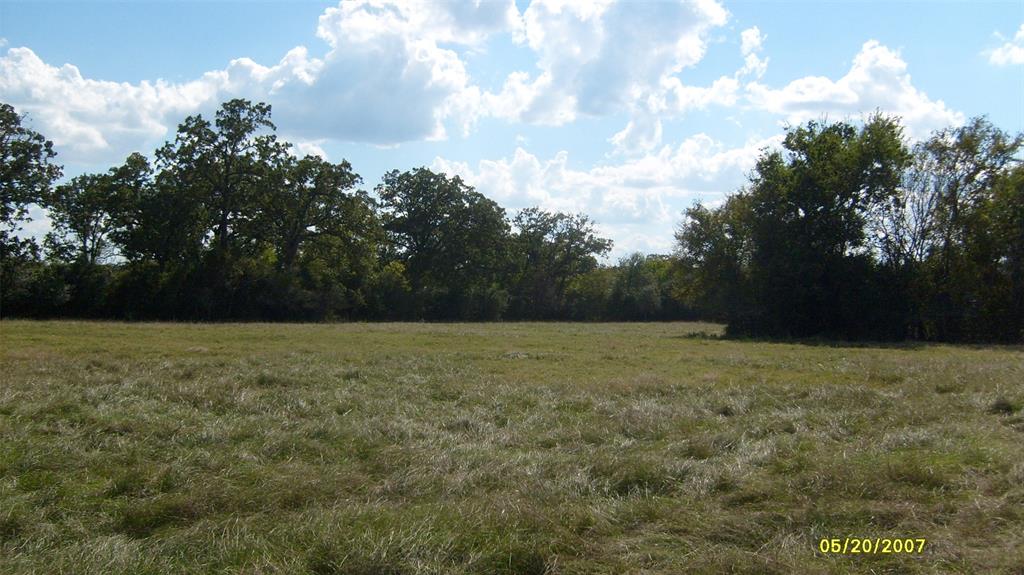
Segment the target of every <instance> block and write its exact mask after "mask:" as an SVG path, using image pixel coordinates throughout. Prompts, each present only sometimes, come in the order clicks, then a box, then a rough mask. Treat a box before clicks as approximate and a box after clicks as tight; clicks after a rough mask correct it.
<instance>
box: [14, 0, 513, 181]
mask: <svg viewBox="0 0 1024 575" xmlns="http://www.w3.org/2000/svg"><path fill="white" fill-rule="evenodd" d="M521 26H522V22H521V18H520V16H519V13H518V11H517V10H516V8H515V4H514V2H513V1H512V0H504V1H501V2H491V1H486V2H485V1H480V2H475V3H474V2H438V3H398V2H392V1H390V0H361V1H354V2H344V3H342V4H341V5H340V6H339V7H337V8H330V9H328V10H326V11H325V12H324V14H323V15H322V16H321V17H320V21H319V27H318V29H317V35H318V36H319V37H320V38H321V39H322V40H324V41H325V42H326V44H327V46H328V50H327V52H326V54H325V55H324V56H323V57H322V58H315V57H311V56H310V55H309V53H308V51H307V49H306V48H305V47H303V46H299V47H296V48H294V49H292V50H291V51H289V52H288V53H287V54H285V55H284V57H283V58H282V59H281V60H280V61H279V62H278V63H277V64H275V65H273V66H264V65H261V64H259V63H257V62H254V61H253V60H251V59H248V58H239V59H236V60H233V61H231V62H230V63H229V64H228V65H227V66H226V67H225V68H224V69H222V70H214V71H211V72H208V73H206V74H204V75H203V76H201V77H200V78H198V79H196V80H193V81H190V82H185V83H170V82H166V81H163V80H157V81H155V82H148V81H143V82H140V83H137V84H131V83H123V82H110V81H105V80H100V79H91V78H85V77H83V76H82V74H81V73H80V71H79V70H78V69H77V68H76V67H75V66H73V65H71V64H64V65H63V66H60V67H58V66H55V65H52V64H49V63H46V62H43V61H42V60H41V59H40V58H39V57H38V56H37V55H36V54H35V53H34V52H33V51H32V50H31V49H29V48H24V47H20V48H11V49H9V50H8V51H7V53H6V55H4V56H2V57H0V98H3V100H4V101H6V102H9V103H11V104H12V105H14V106H15V107H16V108H17V109H19V110H20V111H22V112H28V113H30V114H31V116H32V117H33V119H34V121H36V122H37V123H38V124H39V125H38V126H37V127H38V129H39V130H40V131H42V132H43V133H45V134H46V135H47V136H49V137H50V138H51V139H53V140H54V142H55V143H56V144H58V145H59V146H60V147H61V151H62V153H63V154H64V155H65V157H66V158H68V159H70V160H72V161H90V160H98V159H100V158H104V159H107V160H111V159H114V158H117V157H118V156H121V155H123V154H124V153H127V152H129V151H132V150H135V149H139V148H144V147H148V146H151V145H152V144H153V143H154V142H155V141H159V140H160V139H161V138H164V137H166V136H167V135H168V132H169V130H170V129H171V128H173V125H174V124H175V123H176V122H177V121H179V120H180V119H182V118H183V117H184V116H185V115H187V114H190V113H194V112H198V111H207V112H208V111H212V109H213V108H214V107H215V106H216V105H217V103H219V102H220V101H222V100H226V99H228V98H231V97H246V98H250V99H253V100H261V101H267V102H270V103H271V104H273V106H274V114H275V120H276V121H277V122H278V123H279V124H281V125H286V126H288V130H289V132H290V133H292V134H294V135H296V136H297V137H300V138H304V139H307V140H316V139H322V138H331V139H337V140H346V141H357V142H369V143H375V144H393V143H397V142H402V141H409V140H419V139H438V138H443V137H444V136H445V121H446V120H451V121H453V122H456V123H461V124H463V125H466V124H468V123H470V122H471V121H472V116H473V115H474V114H475V113H476V111H475V108H476V107H477V105H478V104H477V103H478V102H479V99H480V94H479V89H477V88H476V87H475V86H472V85H471V82H470V78H469V75H468V73H467V72H466V69H465V66H464V63H463V61H462V59H461V57H460V54H459V53H458V52H457V51H456V50H455V49H453V48H452V47H453V46H461V47H463V48H464V49H466V50H472V49H475V48H476V47H477V46H479V45H480V44H481V43H482V42H483V41H484V40H485V39H486V38H487V37H488V35H490V34H492V33H494V32H496V31H499V30H503V31H510V32H512V33H517V32H516V31H519V30H521ZM520 33H521V32H520Z"/></svg>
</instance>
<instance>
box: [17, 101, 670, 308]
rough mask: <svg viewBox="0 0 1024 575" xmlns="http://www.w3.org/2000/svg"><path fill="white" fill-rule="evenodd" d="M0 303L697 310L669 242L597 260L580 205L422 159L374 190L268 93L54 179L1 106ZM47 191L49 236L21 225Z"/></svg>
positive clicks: (598, 246)
mask: <svg viewBox="0 0 1024 575" xmlns="http://www.w3.org/2000/svg"><path fill="white" fill-rule="evenodd" d="M0 130H2V136H0V156H2V160H3V168H2V172H0V185H2V188H3V196H4V197H3V200H4V211H3V214H2V215H3V224H4V225H3V229H2V230H0V234H2V236H0V240H2V246H0V249H2V255H3V264H2V278H0V280H2V283H0V288H2V293H0V313H2V315H3V316H5V317H87V318H121V319H131V320H141V319H161V320H271V321H283V320H299V321H318V320H343V319H368V320H421V319H425V320H496V319H523V320H527V319H528V320H552V319H578V320H599V319H622V320H630V319H649V320H653V319H678V318H685V317H689V316H688V315H687V314H689V313H690V312H689V310H687V309H685V308H684V307H683V306H682V305H681V304H679V302H678V301H677V299H676V298H674V297H673V296H672V289H671V286H670V284H671V280H672V273H673V263H672V260H671V259H670V258H668V257H663V256H643V255H640V254H635V255H633V256H630V257H629V258H626V259H624V260H623V261H622V262H621V263H620V265H618V266H612V267H608V266H602V265H599V259H600V258H601V257H602V256H604V255H606V254H607V253H608V252H609V251H610V249H611V246H612V242H611V240H608V239H606V238H602V237H600V236H599V234H598V233H597V231H596V229H595V224H594V222H593V221H592V220H591V219H590V218H588V217H587V216H585V215H581V214H565V213H552V212H547V211H544V210H541V209H539V208H529V209H525V210H521V211H519V212H518V213H516V214H515V215H514V216H513V217H509V216H508V215H507V214H506V211H505V210H504V209H503V208H502V207H501V206H499V205H498V204H497V203H495V202H494V201H492V200H490V199H488V198H486V197H485V196H484V195H483V194H480V193H479V192H477V191H476V190H474V189H473V188H472V187H470V186H468V185H466V184H465V183H464V182H463V181H462V180H461V179H460V178H458V177H448V176H446V175H444V174H439V173H435V172H432V171H431V170H429V169H426V168H418V169H414V170H410V171H406V172H399V171H397V170H396V171H391V172H388V173H387V174H385V175H384V177H383V179H382V182H381V183H380V184H379V185H377V186H376V188H375V190H374V194H372V195H371V194H369V193H367V192H366V191H364V190H362V189H360V188H359V186H360V184H362V180H361V178H360V177H359V175H358V174H356V173H355V172H354V171H353V170H352V166H351V165H350V164H349V163H348V162H346V161H342V162H340V163H330V162H328V161H326V160H324V159H322V158H320V157H317V156H305V157H301V158H300V157H298V156H297V155H295V154H294V152H293V148H292V147H291V146H290V144H288V143H287V142H283V141H281V140H279V139H278V138H277V136H276V135H275V126H274V124H273V123H272V121H271V109H270V106H268V105H266V104H260V103H252V102H249V101H246V100H242V99H236V100H231V101H229V102H226V103H224V104H223V105H222V106H221V108H220V109H219V110H218V111H217V112H216V115H215V117H214V118H213V119H212V121H211V120H208V119H206V118H203V117H202V116H201V115H196V116H191V117H189V118H187V119H186V120H185V121H184V122H183V123H182V124H181V125H180V126H179V127H178V130H177V133H176V134H175V137H174V139H173V140H171V141H168V142H167V143H166V144H164V145H163V146H162V147H160V148H159V149H158V150H156V152H155V154H154V155H153V157H152V158H147V157H145V156H143V155H142V154H139V153H134V154H132V155H130V156H129V157H128V158H127V159H126V160H125V162H124V163H123V164H122V165H119V166H115V167H113V168H111V169H110V170H108V171H107V172H104V173H97V174H84V175H80V176H77V177H75V178H72V179H70V180H69V181H67V182H65V183H62V184H60V185H55V182H57V181H58V180H59V179H60V178H61V168H60V167H59V166H58V165H56V164H55V163H54V162H55V153H54V151H53V146H52V144H51V143H50V142H49V141H47V140H46V139H45V138H44V137H43V136H42V135H40V134H38V133H36V132H34V131H32V130H30V129H28V128H26V127H24V126H22V125H21V117H20V116H19V115H18V114H17V113H16V112H15V110H14V109H13V107H11V106H9V105H7V104H0ZM31 204H38V205H40V206H43V207H45V208H46V210H47V211H48V213H49V215H50V218H51V220H52V231H51V232H50V233H48V234H47V236H46V238H45V240H44V241H43V242H42V245H39V243H38V242H36V241H35V240H34V239H32V238H19V237H18V235H17V234H16V231H17V229H18V228H19V227H20V226H21V225H22V224H23V223H24V222H25V220H26V217H27V207H28V206H29V205H31Z"/></svg>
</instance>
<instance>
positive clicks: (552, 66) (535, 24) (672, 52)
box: [483, 0, 728, 125]
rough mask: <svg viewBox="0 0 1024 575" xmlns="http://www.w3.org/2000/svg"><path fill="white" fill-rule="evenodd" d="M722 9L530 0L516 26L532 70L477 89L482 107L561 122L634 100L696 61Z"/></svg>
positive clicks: (701, 3)
mask: <svg viewBox="0 0 1024 575" xmlns="http://www.w3.org/2000/svg"><path fill="white" fill-rule="evenodd" d="M727 17H728V13H727V12H726V11H725V9H724V8H722V6H721V5H719V4H718V2H716V1H713V0H697V1H691V2H638V3H625V2H619V3H615V2H611V1H608V0H603V1H599V2H568V1H565V0H534V1H533V2H532V3H531V4H530V6H529V8H527V9H526V12H525V13H524V15H523V27H524V28H523V29H524V38H525V42H526V44H527V45H528V46H529V47H530V48H531V49H532V50H533V51H534V52H535V53H536V55H537V68H538V70H537V72H536V73H535V75H533V76H531V75H530V73H528V72H524V71H519V72H514V73H512V74H510V75H509V77H508V79H507V80H506V82H505V85H504V87H503V89H502V90H501V91H500V92H499V93H497V94H490V93H488V94H485V95H484V97H483V102H484V104H485V106H484V107H485V110H484V111H483V113H485V114H489V115H492V116H496V117H502V118H507V119H512V120H520V121H524V122H528V123H537V124H552V125H561V124H565V123H568V122H571V121H573V120H575V119H576V118H577V117H578V116H580V115H586V116H604V115H608V114H613V113H618V112H621V111H626V110H629V109H630V108H635V107H637V106H638V105H640V104H642V103H643V102H644V101H645V100H646V99H647V98H648V97H650V96H651V95H653V94H657V93H659V92H661V90H662V83H663V82H664V80H665V79H666V78H669V77H671V76H673V75H675V74H677V73H678V72H680V71H681V70H682V69H684V68H686V67H688V66H693V65H695V64H696V63H697V62H699V61H700V60H701V59H702V58H703V57H704V52H705V50H706V43H707V42H706V36H707V34H708V32H709V31H710V30H711V29H712V28H714V27H716V26H721V25H723V24H725V22H726V19H727Z"/></svg>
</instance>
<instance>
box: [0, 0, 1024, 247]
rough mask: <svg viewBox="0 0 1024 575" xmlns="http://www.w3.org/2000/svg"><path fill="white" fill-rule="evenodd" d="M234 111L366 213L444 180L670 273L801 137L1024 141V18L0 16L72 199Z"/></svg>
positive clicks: (972, 12) (760, 5) (239, 9)
mask: <svg viewBox="0 0 1024 575" xmlns="http://www.w3.org/2000/svg"><path fill="white" fill-rule="evenodd" d="M232 97H247V98H250V99H253V100H262V101H267V102H270V103H271V104H272V105H273V107H274V116H275V121H276V123H277V125H278V133H279V135H280V136H281V137H283V138H285V139H288V140H289V141H292V142H294V143H295V144H296V150H297V151H298V152H299V153H318V154H323V155H325V156H326V157H327V158H329V159H330V160H332V161H340V160H341V159H343V158H344V159H348V160H349V161H351V162H352V164H353V166H354V167H355V169H356V171H357V172H359V173H360V174H361V175H362V176H363V179H364V187H366V188H367V189H370V188H372V187H373V186H374V185H376V184H377V183H378V182H379V180H380V177H381V175H382V174H383V173H384V172H385V171H386V170H389V169H394V168H397V169H408V168H412V167H415V166H420V165H425V166H429V167H432V168H434V169H438V170H444V171H447V172H448V173H451V174H458V175H460V176H462V177H463V178H464V179H466V180H467V181H469V182H470V183H472V184H474V185H475V186H476V187H477V188H478V189H479V190H480V191H482V192H483V193H485V194H487V195H489V196H490V197H492V198H494V199H495V200H497V201H498V202H499V203H501V204H502V205H503V206H505V207H506V208H508V209H509V210H515V209H519V208H523V207H527V206H531V205H540V206H542V207H545V208H548V209H552V210H563V211H582V212H585V213H587V214H589V215H591V217H593V218H594V219H595V220H596V221H597V222H598V223H599V224H600V229H601V231H602V232H604V233H605V234H606V235H607V236H608V237H611V238H612V239H613V240H614V241H615V246H616V247H615V251H614V252H613V256H614V257H618V256H621V255H624V254H626V253H628V252H630V251H634V250H639V251H644V252H666V251H669V250H671V247H672V232H673V229H674V227H675V225H676V224H677V223H678V221H679V219H680V213H681V212H682V210H683V209H685V208H686V207H687V206H689V205H691V204H692V203H693V202H694V201H696V200H701V201H704V202H715V201H718V200H720V199H721V198H722V197H723V196H724V195H725V194H727V193H729V192H731V191H733V190H735V189H736V188H737V187H739V186H740V185H742V184H743V182H744V178H745V175H746V174H747V173H748V171H749V169H750V167H751V166H752V164H753V161H754V160H755V158H756V157H757V155H758V153H759V152H760V150H762V149H763V148H765V147H771V146H774V145H777V144H778V142H779V139H780V136H781V134H782V133H783V127H784V126H785V125H786V124H787V123H790V124H792V123H798V122H803V121H805V120H808V119H815V118H821V117H827V118H829V119H833V120H839V119H853V120H856V119H858V118H861V117H862V116H863V115H864V114H866V113H870V112H872V111H874V110H875V109H881V110H882V111H885V112H889V113H893V114H898V115H900V116H902V117H903V119H904V123H905V125H906V127H907V136H908V138H909V139H915V138H921V137H925V136H927V134H928V133H930V131H932V130H935V129H939V128H942V127H945V126H951V125H957V124H959V123H962V122H963V121H965V120H966V119H967V118H970V117H972V116H976V115H982V114H985V115H988V116H989V118H990V119H991V120H992V121H993V122H994V123H995V124H997V125H998V126H1000V127H1001V128H1003V129H1005V130H1008V131H1011V132H1020V131H1024V2H1021V1H1020V0H1017V1H1005V2H895V3H891V2H836V1H833V2H810V1H790V2H775V1H763V2H752V1H747V2H716V1H714V0H698V1H695V2H668V1H644V2H614V1H611V0H602V1H601V2H592V3H583V2H563V1H557V0H552V1H548V0H544V1H541V0H534V1H532V2H531V1H528V0H523V1H518V2H514V3H513V2H511V1H510V0H505V1H498V0H495V1H489V2H472V1H467V2H453V1H449V2H416V3H404V2H392V1H389V0H367V1H362V0H359V1H353V2H342V3H341V4H338V3H333V2H314V1H292V2H285V1H268V2H200V1H190V2H160V1H149V2H135V3H130V2H88V1H78V2H9V1H0V101H4V102H7V103H10V104H12V105H14V106H15V108H16V109H18V110H19V111H20V112H22V113H27V114H28V121H29V123H30V125H31V126H32V127H33V128H34V129H36V130H38V131H40V132H42V133H43V134H45V135H46V136H47V137H48V138H50V139H52V140H53V141H54V142H55V144H56V148H57V150H58V153H59V158H60V161H61V162H62V163H63V164H64V165H65V173H66V174H67V175H69V176H71V175H75V174H79V173H83V172H87V171H100V170H106V169H107V168H109V167H110V166H112V165H115V164H117V163H119V162H120V161H122V160H123V159H124V157H125V156H127V154H129V153H131V152H132V151H142V152H143V153H146V154H147V155H148V154H151V152H152V150H153V149H154V148H155V147H156V146H157V145H159V144H160V143H161V142H163V141H164V140H166V139H168V138H169V137H172V135H173V131H174V127H175V126H176V125H177V123H178V122H180V121H181V120H182V119H183V118H184V117H185V116H187V115H189V114H195V113H202V114H210V113H212V111H213V110H215V109H216V107H217V105H218V104H219V103H220V102H222V101H224V100H227V99H230V98H232ZM35 216H36V217H35V221H34V222H32V223H31V224H29V225H28V227H27V231H29V232H30V233H36V234H38V233H42V231H43V230H45V229H46V226H47V225H48V224H47V220H46V218H45V214H43V213H41V212H39V211H38V210H37V211H36V212H35Z"/></svg>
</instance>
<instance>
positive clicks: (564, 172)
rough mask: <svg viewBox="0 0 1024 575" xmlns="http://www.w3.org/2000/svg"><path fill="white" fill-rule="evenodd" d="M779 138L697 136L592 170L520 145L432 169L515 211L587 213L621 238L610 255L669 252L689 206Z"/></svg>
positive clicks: (710, 196) (712, 196)
mask: <svg viewBox="0 0 1024 575" xmlns="http://www.w3.org/2000/svg"><path fill="white" fill-rule="evenodd" d="M780 142H781V136H774V137H771V138H765V139H752V140H750V141H748V142H747V143H745V144H744V145H742V146H739V147H736V148H728V147H726V146H724V145H723V144H722V143H721V142H718V141H716V140H714V139H713V138H711V137H710V136H708V135H706V134H697V135H695V136H692V137H690V138H688V139H686V140H684V141H683V142H682V143H680V144H679V145H678V146H663V147H662V148H661V149H660V150H659V151H657V152H656V153H651V154H647V155H644V156H643V157H639V158H632V159H629V160H627V161H624V162H622V163H618V164H612V165H606V166H596V167H593V168H590V169H587V170H579V169H573V168H571V167H569V154H568V152H566V151H561V152H559V153H557V154H555V155H554V156H553V157H552V158H550V159H546V160H544V159H541V158H538V157H537V156H535V155H533V154H531V153H530V152H527V151H526V150H524V149H522V148H518V149H516V152H515V154H514V155H513V156H512V157H511V158H502V159H500V160H483V161H480V162H479V163H478V165H477V166H476V168H473V167H471V166H470V165H468V164H466V163H463V162H453V161H449V160H446V159H444V158H437V159H435V161H434V164H433V168H434V169H435V170H440V171H444V172H446V173H448V174H451V175H458V176H460V177H462V178H463V179H464V180H466V181H467V182H468V183H470V184H471V185H473V186H475V187H476V188H477V189H478V190H479V191H481V192H482V193H484V194H486V195H487V196H488V197H491V198H493V199H494V200H496V201H498V202H499V203H500V204H502V205H503V206H505V207H507V208H510V209H513V210H514V209H521V208H525V207H529V206H541V207H542V208H544V209H547V210H553V211H568V212H584V213H587V214H589V215H591V216H592V217H594V218H595V219H596V220H597V221H598V222H599V223H600V226H601V230H602V231H603V232H604V233H606V234H608V235H609V237H613V238H616V246H615V252H614V253H613V254H612V255H613V257H619V256H621V255H625V254H627V253H630V252H632V251H638V250H639V251H646V252H661V253H665V252H668V251H670V250H671V248H672V231H673V229H674V226H675V225H676V224H677V223H678V220H679V218H680V213H681V212H682V211H683V210H684V209H685V208H687V207H689V206H690V205H691V204H692V202H693V201H695V200H704V201H715V200H718V199H721V198H722V197H724V196H725V194H727V193H729V192H732V191H735V190H736V189H737V188H738V187H739V186H741V185H742V184H743V183H744V177H745V174H746V173H747V172H748V171H749V170H750V169H751V168H752V167H753V165H754V162H755V161H756V159H757V156H758V155H759V153H760V152H761V150H763V149H764V148H769V147H775V146H778V145H779V143H780Z"/></svg>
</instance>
